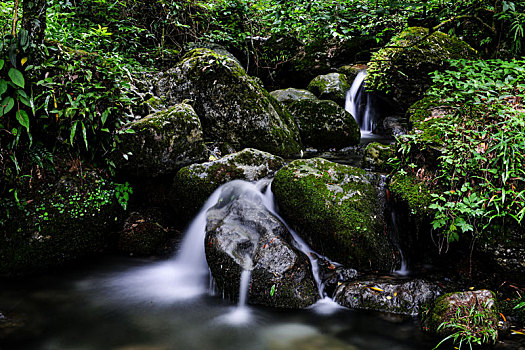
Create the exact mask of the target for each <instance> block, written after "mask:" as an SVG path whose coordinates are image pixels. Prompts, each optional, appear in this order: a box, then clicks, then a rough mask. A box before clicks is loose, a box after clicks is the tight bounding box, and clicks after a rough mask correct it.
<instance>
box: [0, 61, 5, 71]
mask: <svg viewBox="0 0 525 350" xmlns="http://www.w3.org/2000/svg"><path fill="white" fill-rule="evenodd" d="M4 64H5V61H4V60H0V69H2V68H4Z"/></svg>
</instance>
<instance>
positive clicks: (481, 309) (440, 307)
mask: <svg viewBox="0 0 525 350" xmlns="http://www.w3.org/2000/svg"><path fill="white" fill-rule="evenodd" d="M471 310H472V312H471ZM469 315H471V316H469ZM474 315H476V316H474ZM474 317H479V321H478V325H475V324H474V322H475V320H474ZM499 319H500V317H499V312H498V308H497V305H496V295H495V294H494V292H492V291H489V290H486V289H483V290H476V291H467V292H455V293H448V294H445V295H442V296H440V297H438V298H437V299H436V301H435V303H434V306H433V307H432V308H431V309H430V310H429V311H428V313H427V314H426V315H425V316H424V319H423V323H422V326H423V330H425V331H426V332H429V333H430V334H432V335H434V336H438V337H447V336H449V335H451V334H453V333H455V332H458V331H460V330H462V329H464V327H468V329H469V331H470V332H471V334H470V335H471V337H479V339H482V343H483V344H494V343H495V341H496V340H497V334H498V321H499ZM444 323H446V324H450V325H451V326H449V327H441V328H440V325H442V324H444ZM461 327H463V328H461ZM487 330H489V331H492V332H495V334H496V339H495V340H494V341H493V340H491V339H490V338H489V339H485V338H484V337H483V333H482V331H485V332H486V331H487Z"/></svg>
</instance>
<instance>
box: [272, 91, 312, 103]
mask: <svg viewBox="0 0 525 350" xmlns="http://www.w3.org/2000/svg"><path fill="white" fill-rule="evenodd" d="M270 95H272V96H273V97H275V98H276V99H277V101H279V102H282V103H284V104H290V103H292V102H295V101H301V100H317V97H316V96H315V95H314V94H313V93H311V92H310V91H308V90H302V89H294V88H288V89H283V90H274V91H272V92H270Z"/></svg>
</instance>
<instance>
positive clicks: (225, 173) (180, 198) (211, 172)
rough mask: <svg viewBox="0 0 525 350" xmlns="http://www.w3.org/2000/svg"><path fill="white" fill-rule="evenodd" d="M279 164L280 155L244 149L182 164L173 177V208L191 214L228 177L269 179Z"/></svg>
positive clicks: (255, 179)
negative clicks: (197, 162) (182, 166)
mask: <svg viewBox="0 0 525 350" xmlns="http://www.w3.org/2000/svg"><path fill="white" fill-rule="evenodd" d="M283 165H284V159H282V158H281V157H278V156H274V155H272V154H270V153H267V152H263V151H259V150H256V149H253V148H246V149H244V150H242V151H240V152H237V153H232V154H229V155H227V156H225V157H223V158H221V159H218V160H215V161H211V162H206V163H202V164H192V165H190V166H187V167H184V168H182V169H181V170H179V172H178V173H177V175H176V176H175V180H174V184H173V192H174V195H173V198H175V200H176V203H174V207H175V208H176V209H177V210H178V211H179V212H180V213H182V214H183V215H186V216H188V217H192V216H193V215H195V214H196V213H197V211H198V210H199V209H200V208H201V207H202V205H203V204H204V203H205V202H206V200H207V199H208V197H209V196H210V195H211V194H212V193H213V191H215V190H216V189H217V188H219V186H220V185H223V184H225V183H227V182H229V181H232V180H245V181H257V180H260V179H263V178H270V177H272V176H273V175H274V174H275V172H276V171H277V170H279V169H280V168H281V167H282V166H283Z"/></svg>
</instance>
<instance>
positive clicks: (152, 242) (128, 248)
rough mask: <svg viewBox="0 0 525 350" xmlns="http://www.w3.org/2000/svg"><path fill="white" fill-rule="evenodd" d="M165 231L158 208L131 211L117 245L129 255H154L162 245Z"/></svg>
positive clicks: (165, 234)
mask: <svg viewBox="0 0 525 350" xmlns="http://www.w3.org/2000/svg"><path fill="white" fill-rule="evenodd" d="M167 233H168V229H167V228H166V227H165V225H164V223H163V219H162V214H161V213H160V212H159V211H158V210H155V209H154V208H151V209H148V210H145V211H144V212H132V213H131V214H130V215H129V216H128V218H127V219H126V220H125V222H124V227H123V229H122V231H121V232H120V235H119V241H118V247H119V249H120V251H122V252H124V253H127V254H130V255H142V256H148V255H154V254H157V253H160V251H161V250H162V248H163V247H164V244H165V243H166V240H167Z"/></svg>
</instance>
